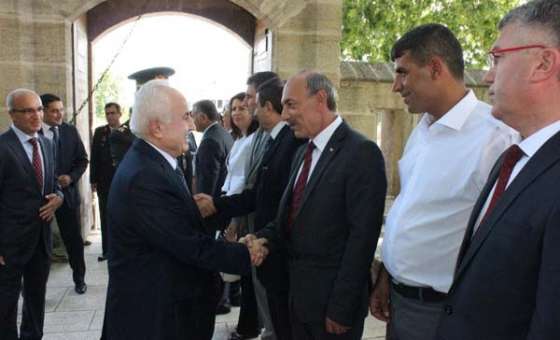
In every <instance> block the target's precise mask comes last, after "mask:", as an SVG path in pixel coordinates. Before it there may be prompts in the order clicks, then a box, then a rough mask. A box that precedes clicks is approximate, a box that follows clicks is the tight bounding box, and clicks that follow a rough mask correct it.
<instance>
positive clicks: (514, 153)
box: [482, 144, 524, 220]
mask: <svg viewBox="0 0 560 340" xmlns="http://www.w3.org/2000/svg"><path fill="white" fill-rule="evenodd" d="M523 155H524V153H523V151H522V150H521V149H520V148H519V146H518V145H515V144H514V145H512V146H510V147H509V148H508V149H507V150H506V154H505V156H504V162H503V163H502V166H501V168H500V174H499V176H498V182H497V184H496V189H494V194H493V195H492V198H491V199H490V204H489V205H488V209H486V213H485V214H484V218H483V219H482V220H484V219H485V218H486V217H488V215H489V214H490V212H491V211H492V209H494V206H495V205H496V203H498V200H499V199H500V197H502V194H503V193H504V191H506V185H507V183H508V181H509V177H510V176H511V172H512V171H513V168H514V167H515V164H517V162H518V161H519V160H520V159H521V157H523Z"/></svg>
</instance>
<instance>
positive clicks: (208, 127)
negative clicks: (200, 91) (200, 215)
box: [192, 100, 233, 197]
mask: <svg viewBox="0 0 560 340" xmlns="http://www.w3.org/2000/svg"><path fill="white" fill-rule="evenodd" d="M192 114H193V118H194V123H195V125H196V129H197V130H198V131H200V132H203V133H204V136H203V137H202V141H201V142H200V145H199V146H198V149H197V151H196V159H195V182H196V186H195V191H196V192H197V193H199V192H201V193H205V194H208V195H210V196H213V197H216V196H219V195H220V194H221V190H222V185H224V181H225V179H226V175H227V167H226V158H227V155H228V154H229V151H230V150H231V146H232V145H233V138H232V137H231V135H230V134H229V133H228V132H227V131H226V130H224V128H223V127H222V126H221V125H220V124H219V123H218V118H219V113H218V110H216V106H215V105H214V103H212V102H211V101H209V100H201V101H198V102H196V103H194V105H193V109H192Z"/></svg>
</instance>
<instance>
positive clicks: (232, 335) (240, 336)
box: [228, 332, 259, 340]
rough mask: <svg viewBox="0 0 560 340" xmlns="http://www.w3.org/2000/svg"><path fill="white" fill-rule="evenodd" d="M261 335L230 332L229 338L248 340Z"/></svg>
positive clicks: (231, 339) (232, 339)
mask: <svg viewBox="0 0 560 340" xmlns="http://www.w3.org/2000/svg"><path fill="white" fill-rule="evenodd" d="M258 336H259V333H255V334H239V333H237V332H231V333H230V334H229V338H228V340H247V339H254V338H256V337H258Z"/></svg>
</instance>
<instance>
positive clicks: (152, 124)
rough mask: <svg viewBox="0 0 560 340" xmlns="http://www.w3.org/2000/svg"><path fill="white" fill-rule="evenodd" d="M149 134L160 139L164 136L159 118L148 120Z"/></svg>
mask: <svg viewBox="0 0 560 340" xmlns="http://www.w3.org/2000/svg"><path fill="white" fill-rule="evenodd" d="M148 135H150V136H153V137H155V138H156V139H160V138H161V137H163V131H162V130H161V124H160V122H159V120H157V119H153V120H150V121H149V122H148Z"/></svg>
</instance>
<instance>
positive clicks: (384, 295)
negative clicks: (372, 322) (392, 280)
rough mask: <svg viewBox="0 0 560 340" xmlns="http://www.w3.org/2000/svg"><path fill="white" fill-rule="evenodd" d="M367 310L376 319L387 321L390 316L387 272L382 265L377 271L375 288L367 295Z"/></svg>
mask: <svg viewBox="0 0 560 340" xmlns="http://www.w3.org/2000/svg"><path fill="white" fill-rule="evenodd" d="M369 310H370V312H371V315H373V316H374V317H375V318H376V319H378V320H381V321H385V322H388V321H389V319H390V318H391V314H390V303H389V274H388V273H387V270H385V268H384V267H382V268H381V270H380V271H379V277H378V278H377V282H376V283H375V288H373V292H371V295H370V297H369Z"/></svg>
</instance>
